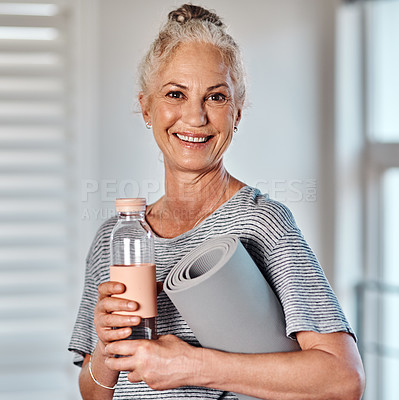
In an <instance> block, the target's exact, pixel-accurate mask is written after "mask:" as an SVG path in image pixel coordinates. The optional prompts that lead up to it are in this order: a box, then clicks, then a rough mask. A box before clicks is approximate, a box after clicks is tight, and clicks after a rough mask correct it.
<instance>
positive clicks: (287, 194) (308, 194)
mask: <svg viewBox="0 0 399 400" xmlns="http://www.w3.org/2000/svg"><path fill="white" fill-rule="evenodd" d="M256 188H258V189H259V190H260V191H261V192H262V193H267V194H268V195H269V197H270V198H271V199H273V200H277V201H281V202H282V203H286V202H288V203H295V202H315V201H316V200H317V180H316V179H272V180H265V181H258V182H257V184H256Z"/></svg>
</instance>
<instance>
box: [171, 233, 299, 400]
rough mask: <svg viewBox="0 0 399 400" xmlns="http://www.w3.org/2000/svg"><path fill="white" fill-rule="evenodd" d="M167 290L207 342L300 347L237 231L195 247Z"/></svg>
mask: <svg viewBox="0 0 399 400" xmlns="http://www.w3.org/2000/svg"><path fill="white" fill-rule="evenodd" d="M164 290H165V292H166V294H167V295H168V296H169V298H170V299H171V301H172V302H173V304H174V305H175V306H176V308H177V309H178V310H179V312H180V314H181V315H182V317H183V318H184V319H185V320H186V322H187V323H188V325H189V326H190V328H191V329H192V331H193V332H194V334H195V336H196V337H197V339H198V341H199V342H200V343H201V345H202V346H203V347H208V348H213V349H218V350H223V351H228V352H237V353H272V352H287V351H297V350H299V346H298V344H297V342H296V341H294V340H292V339H289V338H287V336H286V334H285V319H284V313H283V310H282V307H281V304H280V302H279V301H278V299H277V297H276V295H275V294H274V292H273V290H272V289H271V288H270V286H269V284H268V283H267V281H266V279H265V278H264V277H263V275H262V274H261V272H260V271H259V269H258V267H257V266H256V264H255V263H254V261H253V260H252V258H251V256H250V255H249V254H248V252H247V251H246V250H245V248H244V246H243V245H242V244H241V242H240V240H239V239H238V238H237V237H236V236H233V235H223V236H219V237H217V238H213V239H209V240H207V241H205V242H204V243H202V244H201V245H200V246H198V247H197V248H195V249H194V250H193V251H191V252H190V253H189V254H187V255H186V256H185V257H183V258H182V259H181V260H180V261H179V262H178V263H177V264H176V265H175V267H174V268H173V269H172V270H171V271H170V273H169V274H168V276H167V277H166V280H165V282H164ZM237 396H238V397H239V398H240V399H241V400H249V399H254V398H253V397H249V396H245V395H242V394H237Z"/></svg>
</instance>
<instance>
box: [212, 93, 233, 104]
mask: <svg viewBox="0 0 399 400" xmlns="http://www.w3.org/2000/svg"><path fill="white" fill-rule="evenodd" d="M207 100H208V101H210V102H212V103H214V104H224V103H226V102H227V100H228V98H227V96H226V95H224V94H222V93H212V94H211V95H209V96H208V97H207Z"/></svg>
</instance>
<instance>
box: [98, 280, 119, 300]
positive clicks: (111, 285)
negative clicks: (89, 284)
mask: <svg viewBox="0 0 399 400" xmlns="http://www.w3.org/2000/svg"><path fill="white" fill-rule="evenodd" d="M125 291H126V286H125V285H124V284H123V283H120V282H104V283H101V284H100V285H99V286H98V295H99V298H104V297H107V296H112V295H115V294H122V293H124V292H125Z"/></svg>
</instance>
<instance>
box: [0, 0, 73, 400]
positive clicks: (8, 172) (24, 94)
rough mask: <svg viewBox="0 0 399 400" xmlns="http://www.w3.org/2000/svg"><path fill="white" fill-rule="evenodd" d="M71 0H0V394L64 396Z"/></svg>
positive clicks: (15, 399)
mask: <svg viewBox="0 0 399 400" xmlns="http://www.w3.org/2000/svg"><path fill="white" fill-rule="evenodd" d="M70 12H71V4H70V2H63V1H55V0H52V1H50V0H47V1H45V0H44V1H31V0H23V1H0V347H1V350H0V354H1V356H0V399H1V400H3V399H7V400H20V399H28V398H29V399H30V400H39V399H40V400H47V399H51V400H54V399H57V400H60V399H71V398H72V394H71V389H70V388H71V386H76V382H71V381H70V376H69V364H70V357H69V355H68V353H67V351H66V347H67V343H68V340H69V334H70V331H71V325H70V324H71V318H70V311H69V303H70V297H69V292H70V290H69V289H70V285H71V282H72V281H73V280H72V277H71V271H72V268H71V263H72V262H73V254H74V251H75V250H74V247H73V240H71V239H72V237H73V235H74V229H75V228H74V225H73V224H74V222H73V221H76V217H75V211H74V207H73V202H72V201H71V197H70V193H71V192H72V190H71V189H72V188H73V185H74V182H73V179H74V173H73V168H71V165H72V162H71V161H72V160H73V158H74V150H73V149H74V137H73V134H72V131H71V125H69V124H70V121H71V118H72V117H73V116H72V115H71V111H70V109H71V107H70V105H71V90H70V86H71V80H72V77H71V73H70V69H69V68H68V62H69V60H68V54H69V50H70V49H69V46H70V40H69V35H68V30H69V29H70V26H69V24H70Z"/></svg>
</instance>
